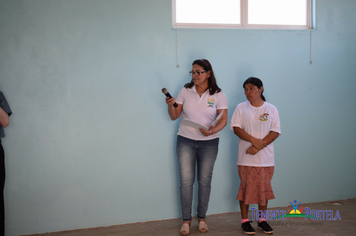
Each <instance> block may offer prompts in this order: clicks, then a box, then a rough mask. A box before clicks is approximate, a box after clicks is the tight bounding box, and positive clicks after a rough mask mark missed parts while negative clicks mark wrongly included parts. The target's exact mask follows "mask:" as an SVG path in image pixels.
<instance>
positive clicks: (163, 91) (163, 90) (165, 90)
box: [162, 88, 178, 107]
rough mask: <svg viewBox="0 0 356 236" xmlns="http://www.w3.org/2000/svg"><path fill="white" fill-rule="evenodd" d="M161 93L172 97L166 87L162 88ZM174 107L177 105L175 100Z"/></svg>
mask: <svg viewBox="0 0 356 236" xmlns="http://www.w3.org/2000/svg"><path fill="white" fill-rule="evenodd" d="M162 93H164V95H166V97H167V98H172V96H171V95H170V94H169V92H168V90H167V89H166V88H163V89H162ZM173 106H174V107H178V104H177V103H176V102H175V103H174V104H173Z"/></svg>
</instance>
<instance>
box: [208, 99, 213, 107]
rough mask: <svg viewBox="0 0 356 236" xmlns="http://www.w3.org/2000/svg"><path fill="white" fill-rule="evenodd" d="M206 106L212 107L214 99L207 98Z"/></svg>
mask: <svg viewBox="0 0 356 236" xmlns="http://www.w3.org/2000/svg"><path fill="white" fill-rule="evenodd" d="M208 104H209V105H208V107H214V99H213V98H209V101H208Z"/></svg>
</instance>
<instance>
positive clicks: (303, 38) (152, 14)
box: [0, 0, 356, 236]
mask: <svg viewBox="0 0 356 236" xmlns="http://www.w3.org/2000/svg"><path fill="white" fill-rule="evenodd" d="M355 9H356V2H355V1H353V0H342V1H333V0H322V1H317V2H316V26H317V27H316V29H315V30H314V31H313V32H312V60H313V63H312V64H311V65H310V64H309V53H310V44H309V42H310V34H309V31H291V30H281V31H278V30H216V29H215V30H192V29H190V30H189V29H185V30H183V29H182V30H180V31H179V56H180V58H179V61H180V68H177V67H176V64H177V60H176V58H177V44H176V31H175V30H173V29H172V27H171V18H172V14H171V1H169V0H141V1H140V0H127V1H124V0H120V1H119V0H101V1H94V0H75V1H73V0H72V1H70V0H61V1H47V0H28V1H25V0H1V1H0V32H1V33H0V89H1V91H3V92H4V93H5V95H6V97H7V99H8V101H9V103H10V106H11V108H12V110H13V112H14V114H13V116H12V117H11V124H10V126H9V127H8V128H6V135H7V136H6V138H4V139H3V145H4V147H5V150H6V171H7V173H6V174H7V179H6V187H5V198H6V232H7V235H11V236H12V235H20V234H31V233H43V232H53V231H61V230H71V229H78V228H89V227H97V226H108V225H117V224H124V223H131V222H140V221H151V220H161V219H170V218H178V217H180V207H179V196H178V188H179V179H178V170H177V162H176V154H175V141H176V133H177V128H178V124H179V121H175V122H172V121H170V119H169V116H168V114H167V107H166V104H165V101H164V96H163V94H162V93H161V89H162V87H167V88H168V89H169V91H170V92H171V94H172V95H173V96H176V95H177V93H178V91H179V90H180V89H181V88H182V86H183V85H184V84H185V83H186V82H188V81H189V80H190V77H189V75H188V71H189V70H190V69H191V63H192V61H193V60H195V59H198V58H207V59H209V60H210V62H211V63H212V65H213V68H214V70H215V73H216V77H217V80H218V84H219V86H220V87H221V88H222V89H223V90H224V92H225V94H226V96H227V99H228V103H229V115H228V116H229V121H228V122H230V119H231V115H232V112H233V110H234V108H235V106H236V105H237V104H238V103H240V102H242V101H245V96H244V94H243V89H242V83H243V81H244V80H245V79H247V78H248V77H250V76H257V77H260V78H261V79H262V80H263V82H264V84H265V96H266V98H267V101H269V102H271V103H272V104H274V105H275V106H276V107H277V108H278V109H279V112H280V118H281V125H282V133H283V134H282V136H281V137H280V138H279V139H277V141H276V143H275V149H276V171H275V175H274V179H273V187H274V191H275V195H276V199H275V200H273V201H270V206H271V207H273V206H287V205H288V204H289V201H293V200H295V199H297V200H298V201H301V202H302V203H307V202H318V201H326V200H335V199H346V198H354V197H356V189H355V187H354V186H355V184H356V172H355V170H354V168H355V165H356V158H355V152H354V147H355V145H356V142H355V138H354V136H355V135H354V134H355V133H356V126H355V122H354V120H355V117H356V109H355V104H356V95H355V94H356V93H355V89H356V80H355V78H356V66H355V58H356V46H355V45H356V44H355V38H356V31H355V30H354V28H355V22H356V15H355V14H354V10H355ZM220 136H221V141H220V151H219V155H218V160H217V162H216V166H215V170H214V176H213V183H212V195H211V201H210V207H209V211H208V214H214V213H223V212H232V211H238V210H239V207H238V202H237V201H236V200H235V197H236V194H237V190H238V185H239V179H238V175H237V168H236V164H235V163H236V156H237V137H236V136H234V134H233V132H232V131H231V130H229V128H228V127H226V128H225V129H224V130H223V131H222V132H221V133H220ZM194 205H196V199H195V202H194Z"/></svg>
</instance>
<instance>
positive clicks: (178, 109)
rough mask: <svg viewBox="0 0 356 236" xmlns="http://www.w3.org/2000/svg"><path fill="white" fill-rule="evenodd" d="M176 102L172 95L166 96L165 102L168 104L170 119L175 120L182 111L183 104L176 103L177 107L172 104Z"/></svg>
mask: <svg viewBox="0 0 356 236" xmlns="http://www.w3.org/2000/svg"><path fill="white" fill-rule="evenodd" d="M175 102H176V100H175V98H174V97H171V98H168V97H166V103H167V105H168V114H169V116H170V117H171V120H176V119H178V118H179V117H180V114H181V113H182V111H183V105H182V104H178V106H177V107H175V106H173V104H174V103H175Z"/></svg>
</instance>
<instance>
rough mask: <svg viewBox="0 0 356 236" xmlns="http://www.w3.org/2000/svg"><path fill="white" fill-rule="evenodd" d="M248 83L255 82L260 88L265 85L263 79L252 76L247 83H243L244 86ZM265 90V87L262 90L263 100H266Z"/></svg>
mask: <svg viewBox="0 0 356 236" xmlns="http://www.w3.org/2000/svg"><path fill="white" fill-rule="evenodd" d="M246 84H253V85H256V86H257V88H259V89H260V88H261V87H262V86H263V83H262V81H261V80H260V79H259V78H256V77H250V78H248V79H247V80H246V81H245V83H244V84H243V85H242V87H243V88H245V85H246ZM263 91H264V89H263V90H262V93H261V98H262V100H263V101H266V98H265V96H263Z"/></svg>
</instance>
